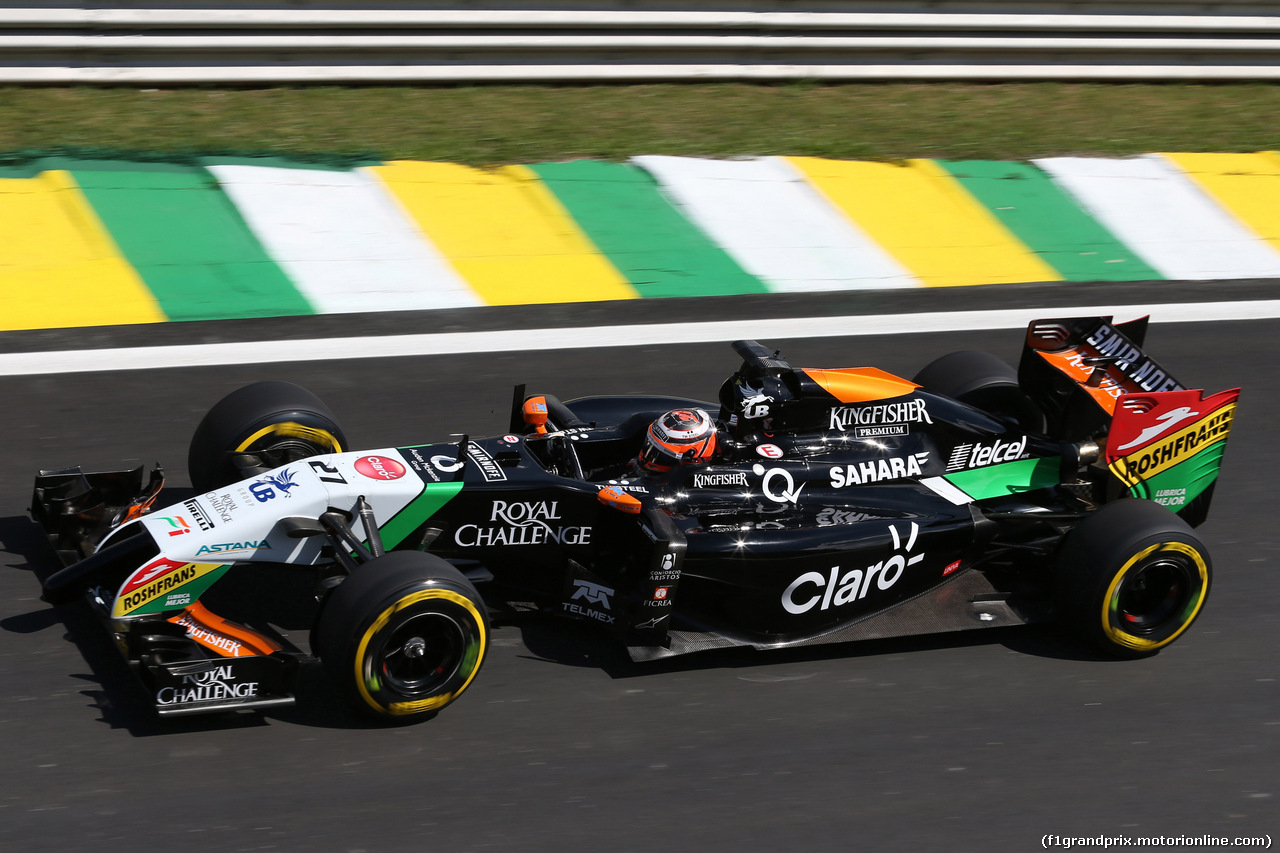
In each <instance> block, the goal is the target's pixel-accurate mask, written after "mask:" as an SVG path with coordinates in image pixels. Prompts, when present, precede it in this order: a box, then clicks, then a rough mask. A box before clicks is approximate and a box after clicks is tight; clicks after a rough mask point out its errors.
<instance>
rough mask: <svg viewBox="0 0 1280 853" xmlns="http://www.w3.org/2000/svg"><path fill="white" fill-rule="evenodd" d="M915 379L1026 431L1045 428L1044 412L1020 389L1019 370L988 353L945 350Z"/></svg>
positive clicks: (937, 391) (932, 389)
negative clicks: (1011, 420)
mask: <svg viewBox="0 0 1280 853" xmlns="http://www.w3.org/2000/svg"><path fill="white" fill-rule="evenodd" d="M915 382H916V384H917V385H920V386H921V387H923V388H924V389H925V390H926V391H930V392H932V393H934V394H941V395H942V396H944V397H950V398H952V399H953V400H959V401H960V402H962V403H967V404H969V405H970V406H973V407H974V408H976V409H981V410H982V411H984V412H989V413H990V414H993V415H1001V416H1004V417H1007V418H1011V419H1013V420H1014V421H1015V422H1017V424H1018V426H1019V427H1021V428H1022V429H1024V430H1026V431H1028V432H1041V431H1043V430H1044V423H1045V421H1044V413H1043V412H1041V411H1040V410H1039V409H1038V408H1037V407H1036V405H1035V404H1034V403H1032V402H1031V399H1030V398H1029V397H1027V395H1026V394H1024V393H1023V392H1022V389H1021V388H1020V387H1019V385H1018V372H1017V371H1016V370H1014V369H1013V368H1012V367H1010V366H1009V365H1008V364H1006V363H1005V362H1003V361H1001V360H1000V359H998V358H996V357H995V356H994V355H991V354H990V353H985V352H979V351H977V350H961V351H959V352H953V353H948V354H946V355H944V356H941V357H940V358H936V359H934V360H933V361H931V362H929V363H928V364H927V365H925V366H924V368H923V369H922V370H921V371H920V372H919V373H917V374H916V376H915Z"/></svg>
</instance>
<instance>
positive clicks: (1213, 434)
mask: <svg viewBox="0 0 1280 853" xmlns="http://www.w3.org/2000/svg"><path fill="white" fill-rule="evenodd" d="M1235 414H1236V404H1235V403H1231V404H1229V405H1226V406H1223V407H1222V408H1220V409H1218V410H1217V411H1215V412H1213V413H1212V414H1211V415H1209V416H1208V417H1206V418H1203V419H1201V420H1199V421H1196V422H1195V423H1193V424H1191V425H1190V426H1188V427H1186V428H1184V429H1181V430H1179V431H1178V432H1175V433H1172V434H1171V435H1169V436H1168V437H1167V438H1163V439H1161V440H1159V441H1157V442H1154V443H1153V444H1149V445H1147V446H1146V447H1144V448H1142V449H1141V450H1139V451H1137V452H1136V453H1133V454H1131V455H1129V456H1122V457H1120V458H1119V459H1116V460H1115V461H1113V462H1112V463H1111V466H1110V467H1111V471H1112V473H1114V474H1115V475H1116V476H1117V477H1119V478H1120V481H1121V482H1123V483H1124V484H1125V485H1126V486H1129V487H1132V486H1136V485H1138V483H1141V482H1142V481H1143V480H1149V479H1150V478H1152V477H1154V476H1155V475H1157V474H1159V473H1161V472H1162V471H1168V470H1169V469H1170V468H1172V467H1174V466H1175V465H1178V464H1179V463H1181V462H1185V461H1186V460H1188V459H1190V458H1191V457H1192V456H1195V455H1196V454H1197V453H1199V452H1200V451H1202V450H1205V449H1207V448H1209V447H1211V446H1212V445H1214V444H1217V443H1218V442H1220V441H1226V439H1227V433H1229V432H1230V431H1231V421H1232V420H1233V419H1234V418H1235Z"/></svg>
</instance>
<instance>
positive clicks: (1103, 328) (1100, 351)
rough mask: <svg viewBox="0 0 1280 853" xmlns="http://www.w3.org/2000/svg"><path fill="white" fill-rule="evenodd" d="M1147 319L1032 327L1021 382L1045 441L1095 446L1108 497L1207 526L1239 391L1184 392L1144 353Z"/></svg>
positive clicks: (1053, 322) (1094, 320)
mask: <svg viewBox="0 0 1280 853" xmlns="http://www.w3.org/2000/svg"><path fill="white" fill-rule="evenodd" d="M1146 330H1147V318H1146V317H1142V318H1140V319H1138V320H1134V321H1133V322H1130V323H1113V322H1112V319H1111V318H1110V317H1082V318H1073V319H1064V320H1037V321H1035V322H1033V323H1031V325H1030V326H1028V328H1027V338H1026V343H1025V346H1024V347H1023V350H1022V360H1021V362H1020V363H1019V365H1018V384H1019V385H1020V386H1021V387H1022V389H1023V391H1024V392H1025V393H1026V394H1027V395H1028V396H1029V397H1031V399H1032V400H1033V401H1034V402H1035V403H1036V404H1037V405H1038V406H1039V407H1040V408H1041V409H1042V410H1043V411H1044V412H1045V415H1046V417H1047V419H1048V431H1049V433H1050V434H1051V435H1054V436H1055V437H1058V438H1063V439H1067V440H1073V441H1074V440H1080V439H1087V438H1091V439H1093V440H1095V441H1097V442H1098V444H1099V445H1101V447H1102V449H1103V451H1102V459H1103V460H1104V461H1105V463H1106V466H1107V469H1108V471H1109V472H1110V473H1111V475H1112V476H1113V478H1114V479H1113V484H1112V485H1113V488H1112V489H1110V490H1109V493H1115V494H1116V496H1119V495H1129V496H1132V497H1136V498H1145V499H1147V500H1153V501H1155V502H1157V503H1161V504H1164V505H1165V506H1168V507H1169V508H1170V509H1172V510H1174V511H1175V512H1177V513H1178V514H1179V515H1180V516H1182V517H1183V519H1184V520H1185V521H1187V522H1188V523H1189V524H1192V525H1197V524H1199V523H1200V522H1202V521H1204V518H1205V516H1206V515H1207V513H1208V510H1209V502H1210V500H1211V499H1212V496H1213V485H1214V482H1215V481H1216V480H1217V478H1218V472H1219V470H1220V468H1221V466H1222V456H1223V452H1224V451H1225V449H1226V442H1227V437H1228V435H1229V434H1230V431H1231V424H1232V421H1233V419H1234V417H1235V410H1236V402H1237V400H1238V399H1239V397H1240V389H1239V388H1235V389H1232V390H1230V391H1222V392H1220V393H1217V394H1213V395H1210V396H1206V395H1205V392H1204V391H1201V390H1195V389H1188V388H1186V387H1185V386H1184V385H1182V383H1180V382H1179V381H1178V380H1177V379H1175V378H1174V377H1173V376H1172V375H1170V374H1169V372H1168V371H1167V370H1165V369H1164V368H1163V367H1161V366H1160V365H1159V364H1158V363H1157V362H1156V361H1155V360H1154V359H1152V358H1151V357H1150V356H1148V355H1147V354H1146V353H1145V352H1143V350H1142V343H1143V340H1144V339H1145V337H1146Z"/></svg>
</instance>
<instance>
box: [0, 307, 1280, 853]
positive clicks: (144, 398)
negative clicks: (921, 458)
mask: <svg viewBox="0 0 1280 853" xmlns="http://www.w3.org/2000/svg"><path fill="white" fill-rule="evenodd" d="M1208 295H1209V294H1207V293H1201V294H1199V296H1200V297H1201V298H1205V297H1207V296H1208ZM948 298H952V299H954V298H955V297H948ZM1028 298H1034V293H1031V294H1030V296H1029V297H1028ZM1056 298H1057V293H1054V294H1053V295H1052V296H1051V297H1046V300H1047V301H1049V300H1051V299H1056ZM1147 298H1148V299H1149V300H1151V301H1159V300H1162V299H1164V298H1166V297H1165V296H1164V294H1160V293H1152V294H1148V296H1147ZM970 299H971V300H972V301H971V303H969V304H967V305H966V307H972V308H980V307H991V306H989V305H988V304H983V300H985V299H986V297H979V296H978V295H977V294H976V292H975V293H974V295H973V296H971V297H970ZM1080 301H1081V302H1083V301H1085V299H1081V300H1080ZM1058 304H1061V303H1060V302H1059V303H1058ZM512 316H513V317H514V318H515V320H516V321H519V320H520V317H519V315H512ZM685 319H687V317H685ZM706 319H720V317H718V316H709V317H706ZM1123 319H1128V318H1123ZM380 322H382V321H380ZM279 328H280V331H279V333H280V334H281V335H284V336H288V335H291V334H293V332H292V331H291V328H290V327H289V326H288V324H287V323H285V324H280V325H279ZM407 330H409V329H408V328H405V327H401V328H397V331H407ZM417 330H423V329H421V328H420V327H419V328H418V329H417ZM453 330H457V328H456V327H455V328H454V329H453ZM171 331H172V328H171V329H170V332H171ZM60 334H61V335H65V334H66V333H60ZM203 334H205V333H204V332H203V331H202V330H201V328H200V327H192V328H191V335H193V336H194V337H195V338H199V337H200V336H201V335H203ZM1278 334H1280V322H1277V321H1265V322H1264V321H1259V322H1252V323H1232V324H1213V325H1179V326H1170V325H1165V326H1161V325H1160V324H1159V318H1158V317H1157V318H1154V321H1153V326H1152V330H1151V332H1150V334H1149V337H1148V341H1147V344H1148V350H1149V351H1150V352H1151V353H1152V354H1153V355H1155V357H1156V358H1158V359H1160V360H1161V361H1162V362H1163V363H1164V365H1165V366H1166V367H1168V368H1170V369H1171V370H1172V372H1173V373H1174V374H1175V375H1177V376H1178V377H1179V378H1180V379H1181V380H1182V381H1183V382H1185V383H1187V384H1189V385H1193V386H1203V387H1205V388H1207V389H1209V390H1220V389H1222V388H1227V387H1234V386H1235V385H1243V386H1244V389H1245V390H1244V394H1243V397H1242V399H1241V406H1240V410H1239V417H1238V419H1237V425H1236V428H1235V431H1234V432H1233V435H1232V444H1231V446H1230V448H1229V450H1228V453H1227V460H1226V465H1225V469H1224V473H1223V481H1222V483H1221V484H1220V487H1219V489H1218V493H1217V498H1216V504H1215V506H1214V509H1213V513H1212V515H1211V518H1210V520H1209V522H1208V523H1207V524H1206V525H1205V526H1204V527H1203V528H1201V533H1202V535H1203V536H1204V537H1205V538H1206V540H1207V542H1208V543H1209V546H1210V549H1211V551H1212V554H1213V557H1214V561H1215V564H1216V577H1215V586H1214V589H1213V593H1212V595H1211V597H1210V600H1209V603H1208V605H1207V606H1206V609H1205V611H1204V613H1203V615H1202V616H1201V618H1200V620H1199V621H1198V622H1197V623H1196V625H1195V626H1194V627H1193V628H1192V629H1191V630H1190V631H1189V632H1188V633H1187V634H1186V635H1185V636H1184V637H1183V638H1182V639H1180V640H1179V641H1178V642H1177V643H1176V644H1175V645H1173V646H1172V647H1171V648H1169V649H1168V650H1166V651H1165V652H1163V653H1161V654H1160V655H1158V656H1157V657H1155V658H1153V659H1149V660H1143V661H1136V662H1113V661H1106V660H1099V659H1097V658H1095V657H1094V656H1093V655H1092V654H1090V653H1089V652H1087V651H1085V650H1084V649H1082V648H1080V647H1078V646H1077V645H1075V644H1074V643H1073V642H1071V641H1069V640H1066V639H1063V638H1061V637H1059V636H1057V635H1056V634H1054V633H1053V632H1051V631H1048V630H1046V629H1039V628H1037V629H1026V628H1020V629H1002V630H998V631H991V632H986V633H982V632H979V633H971V634H966V635H959V636H946V637H940V638H919V639H909V640H901V641H884V642H876V643H872V644H863V645H850V646H844V647H835V648H826V649H818V650H808V651H802V652H782V653H757V652H749V651H747V652H737V651H735V652H726V653H713V654H709V655H704V656H696V657H693V658H686V659H677V660H675V661H671V662H666V663H663V664H659V665H651V666H648V667H644V666H636V665H632V664H630V663H628V662H627V661H626V659H625V655H624V654H623V653H622V652H621V651H620V650H619V649H617V648H615V647H612V646H609V645H607V644H605V645H603V646H601V645H599V644H598V643H597V642H596V641H597V640H598V638H597V637H595V636H594V635H592V634H591V633H590V632H589V631H585V630H578V629H576V628H572V627H564V626H561V625H559V624H555V623H535V624H533V625H530V626H528V627H527V628H525V629H523V630H522V629H518V628H515V627H501V628H499V629H497V630H496V632H495V634H494V644H493V648H492V652H491V654H490V657H489V660H488V662H487V663H486V665H485V668H484V670H483V671H482V672H481V674H480V676H479V678H478V679H477V681H476V683H475V684H474V686H473V687H472V688H471V689H470V690H469V691H468V693H467V694H466V695H465V696H464V697H463V698H462V699H461V700H459V701H458V703H457V704H455V705H453V706H452V707H450V708H449V709H447V710H446V711H445V712H444V713H442V714H441V715H440V717H438V718H437V719H436V720H434V721H431V722H429V723H427V724H425V725H420V726H414V727H408V728H400V729H379V728H369V727H367V726H365V725H364V724H363V723H361V722H360V721H358V720H356V719H354V718H352V717H350V716H348V715H347V714H346V713H345V712H343V711H341V710H339V709H337V708H335V707H334V706H333V705H332V704H330V703H329V702H328V701H327V700H328V698H329V697H328V695H327V693H326V689H327V688H326V685H325V683H324V681H323V679H322V678H321V677H320V676H319V675H318V674H315V675H313V676H312V677H309V678H308V679H307V681H306V683H305V684H304V692H303V696H302V701H301V703H300V704H299V706H298V707H296V708H294V709H291V710H289V711H287V712H280V713H271V714H266V715H262V716H258V715H245V716H243V717H237V718H233V719H227V718H220V719H213V720H197V721H184V722H178V723H176V724H175V723H165V724H160V723H156V722H154V721H152V720H150V719H148V718H146V717H145V716H144V715H143V714H142V713H141V711H140V708H139V706H138V704H137V699H136V697H135V696H134V695H133V694H132V693H131V692H130V691H129V690H128V689H127V684H128V682H127V680H126V673H125V672H124V671H123V669H122V667H121V665H120V664H119V663H118V661H117V658H116V657H115V656H114V651H113V650H111V649H110V648H108V647H107V645H106V642H105V638H104V637H103V635H102V634H101V633H99V631H98V629H97V625H96V624H95V623H93V622H91V621H90V620H89V619H88V618H87V616H86V613H85V612H84V611H82V610H81V609H79V608H78V607H68V608H62V609H52V608H50V607H49V606H47V605H45V604H44V603H43V602H41V601H40V600H39V599H38V594H39V585H38V582H37V579H36V576H35V574H33V572H34V571H35V570H36V569H39V570H40V571H44V570H46V569H47V568H48V565H49V562H48V557H47V556H46V555H45V554H44V552H43V551H42V550H41V549H40V546H39V543H38V541H37V540H36V539H35V538H34V535H33V532H32V528H31V527H30V525H29V524H28V522H27V521H26V520H25V512H24V510H25V507H26V505H27V499H28V497H29V490H30V478H31V475H32V474H33V473H34V470H35V469H36V468H38V467H41V466H44V467H55V466H60V465H65V464H73V463H82V464H85V465H86V466H108V467H109V466H115V465H118V464H119V463H121V462H122V461H124V462H128V461H131V460H133V461H136V460H141V461H146V462H151V461H153V460H156V459H160V460H163V461H165V462H167V463H168V464H169V466H170V468H171V470H172V472H173V475H174V480H175V483H176V485H184V484H185V471H184V461H185V458H186V442H187V440H188V438H189V436H190V433H191V431H192V429H193V427H194V425H195V423H196V421H197V420H198V419H199V417H200V416H201V415H202V414H203V412H204V410H205V409H206V408H207V407H208V405H210V404H211V403H212V402H214V401H215V400H216V399H218V398H219V397H220V396H221V395H222V394H224V393H226V392H227V391H230V390H232V389H233V388H235V387H237V386H239V385H241V384H244V383H247V382H250V381H254V380H257V379H262V378H283V379H290V380H293V381H296V382H301V383H302V384H304V385H307V386H308V387H310V388H312V389H313V390H314V391H316V392H317V393H318V394H319V395H320V396H321V397H322V398H324V399H325V400H326V401H327V402H328V403H329V405H330V407H331V408H332V409H333V410H334V411H335V413H336V414H337V415H338V416H339V418H340V420H341V421H342V422H343V423H344V426H345V428H346V430H347V432H348V435H349V436H351V437H352V438H353V439H354V440H355V441H356V443H357V444H363V445H367V446H373V445H376V446H386V445H392V444H408V443H412V442H417V441H422V440H429V439H432V438H441V437H443V436H445V435H446V434H448V433H453V432H463V431H466V432H470V433H471V434H473V435H480V434H490V433H495V432H500V431H502V430H503V429H504V424H505V422H506V407H507V405H508V404H509V400H510V386H511V384H513V383H514V382H518V381H524V382H528V383H529V385H530V390H531V391H534V390H543V391H549V392H552V393H556V394H558V395H560V396H561V397H565V398H567V397H573V396H576V395H580V394H590V393H601V392H651V393H671V394H687V395H691V396H704V397H705V396H710V395H712V394H713V393H714V391H715V389H716V388H717V387H718V384H719V382H720V381H721V380H722V379H723V377H724V376H725V375H726V374H727V373H728V372H729V371H730V370H731V369H732V368H733V367H734V366H735V364H734V358H733V354H732V352H731V351H730V350H729V348H728V347H727V346H723V345H715V346H708V345H698V344H690V345H688V346H672V347H653V348H644V349H622V348H619V349H613V350H599V351H591V352H588V351H574V352H569V353H557V352H549V353H537V354H524V355H510V354H500V355H479V356H452V357H439V358H405V359H381V360H378V361H376V362H368V363H359V362H357V363H353V364H318V363H313V364H305V365H299V366H291V365H272V366H269V367H261V366H259V367H235V368H217V369H213V368H210V369H194V370H168V371H156V372H137V373H123V374H118V375H94V374H82V375H76V376H69V377H55V376H50V377H34V378H0V401H3V403H2V405H0V436H2V437H3V444H2V446H0V543H2V544H3V552H0V848H2V849H6V850H7V849H12V850H22V851H28V850H30V851H36V850H69V849H76V850H85V849H98V850H107V851H114V850H137V849H170V850H226V851H237V850H272V849H274V850H323V851H371V853H374V852H376V851H401V850H438V851H466V850H520V851H533V850H551V849H554V850H573V851H577V850H581V851H605V850H608V851H628V850H636V851H657V850H669V851H693V850H715V851H719V850H734V851H744V850H750V851H755V850H796V851H826V850H832V851H836V850H840V851H844V850H854V849H858V850H920V849H926V850H932V849H948V850H1030V849H1036V848H1039V846H1040V839H1041V837H1042V836H1043V835H1045V834H1047V833H1053V834H1058V835H1077V836H1082V835H1088V836H1098V835H1099V834H1105V835H1113V836H1114V835H1128V836H1143V835H1162V834H1163V835H1179V834H1185V835H1205V834H1209V835H1215V836H1226V837H1234V836H1244V835H1258V834H1265V833H1270V834H1271V835H1272V836H1273V837H1274V836H1277V835H1280V773H1278V772H1277V767H1278V766H1280V680H1278V679H1280V663H1278V657H1277V651H1278V650H1280V574H1278V571H1280V565H1278V563H1277V559H1278V557H1280V554H1278V553H1277V551H1278V548H1280V544H1278V543H1280V528H1277V525H1276V523H1275V520H1274V519H1275V507H1276V497H1275V490H1276V486H1275V483H1276V478H1277V470H1278V469H1277V449H1276V442H1275V441H1274V438H1273V436H1274V433H1275V429H1274V425H1275V423H1276V422H1277V420H1278V419H1280V408H1278V407H1277V404H1276V400H1277V399H1280V380H1278V379H1277V375H1276V371H1275V370H1274V369H1273V367H1272V365H1273V364H1274V358H1275V356H1274V353H1275V349H1276V347H1275V340H1276V339H1277V335H1278ZM53 337H54V338H56V337H57V336H53ZM31 338H32V340H34V338H35V336H34V335H33V336H31ZM86 338H87V339H88V338H92V339H94V340H99V341H105V342H107V343H110V340H111V333H98V332H91V333H87V334H86ZM50 342H51V343H52V344H53V345H57V346H63V345H65V343H58V342H57V341H56V340H52V339H51V341H50ZM768 343H770V344H774V345H778V346H781V347H783V348H784V350H785V352H786V354H787V355H788V356H789V357H790V358H791V359H792V361H793V362H794V363H797V364H803V365H809V366H823V367H836V366H854V365H862V364H873V365H875V366H879V367H882V368H884V369H886V370H890V371H894V372H899V373H902V374H906V375H911V374H912V373H914V371H915V370H916V369H917V368H918V367H920V366H922V365H923V364H924V363H926V362H927V361H928V360H930V359H931V358H932V357H934V356H936V355H939V354H941V353H943V352H946V351H949V350H952V349H963V348H978V349H988V350H990V351H993V352H995V353H997V354H999V355H1003V356H1005V357H1007V358H1009V359H1011V360H1012V359H1015V358H1016V355H1017V352H1018V345H1019V336H1018V335H1017V334H1016V333H955V334H947V335H930V336H899V337H886V338H874V337H863V338H858V339H849V340H842V339H826V340H821V341H810V342H805V341H769V342H768ZM99 345H101V344H99ZM15 348H16V349H23V348H27V344H25V343H24V345H22V346H18V347H15ZM285 586H287V584H285ZM274 606H275V604H274V602H263V607H264V608H267V609H270V608H272V607H274ZM280 627H282V628H284V629H296V628H300V627H302V626H299V625H290V624H282V625H281V626H280Z"/></svg>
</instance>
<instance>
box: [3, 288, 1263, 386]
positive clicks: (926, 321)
mask: <svg viewBox="0 0 1280 853" xmlns="http://www.w3.org/2000/svg"><path fill="white" fill-rule="evenodd" d="M1144 314H1150V315H1151V319H1152V321H1154V322H1156V323H1206V322H1215V321H1224V320H1274V319H1277V318H1280V300H1276V299H1270V300H1259V301H1253V302H1195V303H1171V304H1158V303H1153V304H1146V305H1102V306H1097V305H1090V306H1083V307H1068V308H1011V309H1001V310H993V311H931V312H926V313H920V314H866V315H859V316H844V317H795V318H781V319H761V320H726V321H720V322H709V323H667V324H655V325H631V326H595V327H590V328H585V329H571V328H560V329H509V330H502V331H496V332H447V333H440V334H422V335H387V336H384V337H360V338H316V339H314V340H304V341H250V342H245V343H226V344H194V345H187V346H155V347H124V348H120V349H91V350H62V351H55V352H33V353H8V354H0V376H31V375H37V374H48V373H90V372H94V371H111V370H155V369H159V368H172V367H215V366H219V365H230V364H274V363H280V362H297V361H333V360H344V361H345V360H353V359H362V358H394V357H397V356H422V355H452V354H458V353H481V352H514V351H524V352H530V353H534V352H539V351H544V350H562V349H590V348H594V347H619V346H654V345H660V344H690V343H708V342H713V341H732V340H737V339H739V338H756V339H762V340H765V341H767V342H769V343H772V342H775V341H778V340H781V339H785V338H791V339H803V338H838V337H854V336H863V335H903V334H918V333H937V332H961V331H979V330H986V329H1021V328H1025V327H1026V325H1027V323H1029V322H1031V321H1032V320H1040V319H1047V318H1054V317H1092V316H1097V315H1104V316H1105V315H1113V316H1115V317H1116V318H1118V319H1119V320H1132V319H1134V318H1135V317H1141V316H1142V315H1144Z"/></svg>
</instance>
